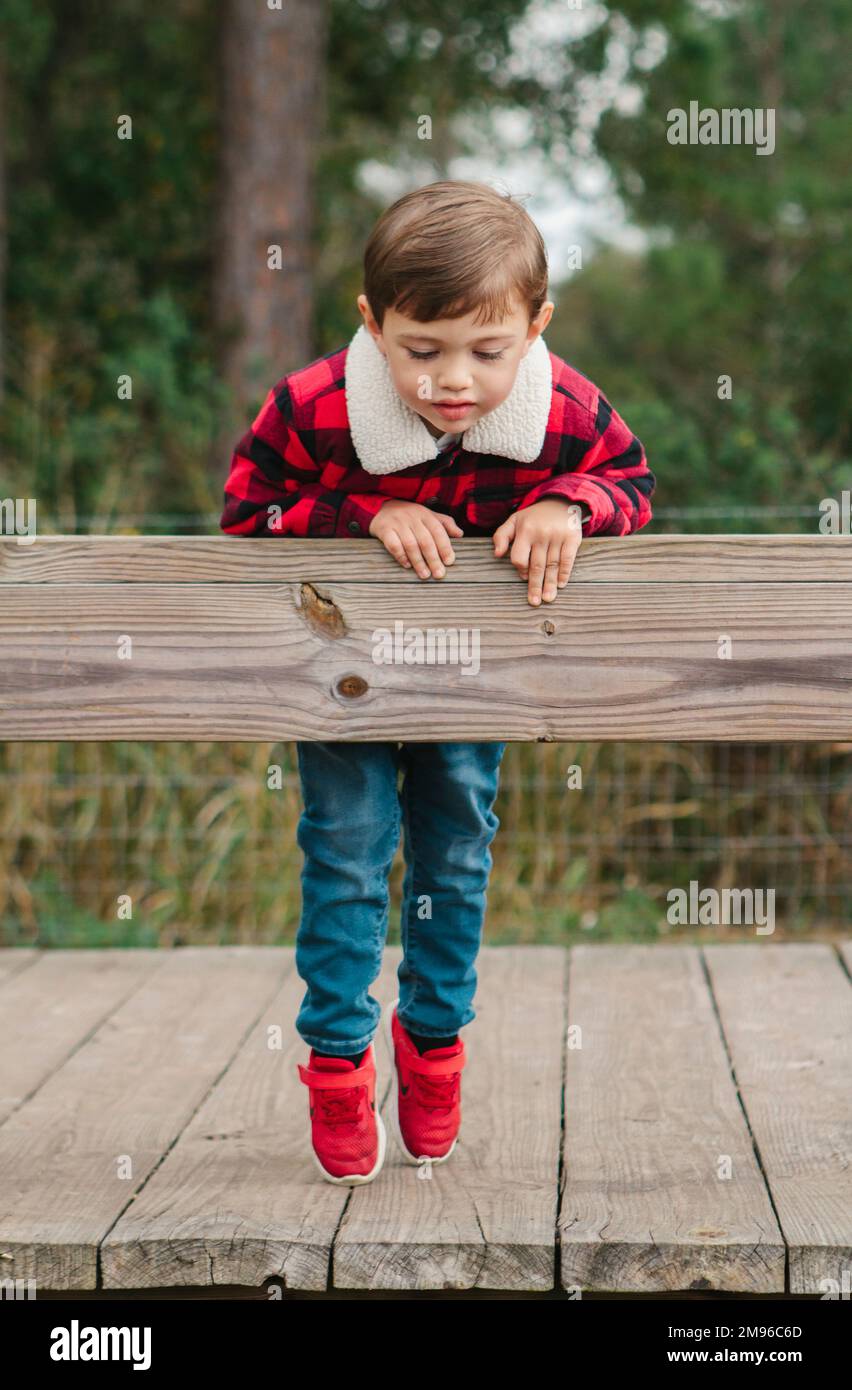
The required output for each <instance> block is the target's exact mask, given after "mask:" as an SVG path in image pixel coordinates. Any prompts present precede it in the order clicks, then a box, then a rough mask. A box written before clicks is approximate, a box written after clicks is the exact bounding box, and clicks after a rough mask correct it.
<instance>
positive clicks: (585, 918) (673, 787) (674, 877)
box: [0, 742, 852, 946]
mask: <svg viewBox="0 0 852 1390" xmlns="http://www.w3.org/2000/svg"><path fill="white" fill-rule="evenodd" d="M850 752H852V745H850V744H839V743H831V744H826V743H819V744H792V745H785V744H758V745H751V744H739V743H706V744H705V743H665V744H656V743H649V744H644V743H641V744H639V743H637V744H633V743H601V744H593V743H578V744H566V743H562V744H509V746H508V747H507V749H506V754H505V757H504V760H503V765H502V775H501V784H500V791H499V795H498V799H497V803H496V806H495V810H496V812H497V814H498V816H499V818H500V829H499V831H498V834H497V836H496V838H495V840H494V843H493V846H492V853H493V859H494V867H493V870H492V874H491V880H490V885H489V891H488V913H487V924H486V939H487V940H489V941H491V942H493V943H498V942H501V943H508V942H533V941H536V942H565V941H570V940H579V939H582V940H594V939H607V940H620V939H624V940H643V939H647V940H655V939H660V938H663V937H668V938H669V939H676V940H682V939H685V937H688V938H689V939H696V940H697V939H714V940H718V939H738V940H741V939H743V933H744V932H746V931H748V932H751V933H753V932H754V926H751V927H746V926H744V925H736V924H731V925H729V926H727V927H722V926H719V925H716V926H714V927H712V928H706V927H702V924H701V923H700V922H697V921H696V922H693V923H691V925H690V928H689V930H686V929H684V927H683V926H681V925H674V926H673V925H672V924H671V921H670V920H669V917H668V904H669V894H670V893H671V892H672V890H677V889H682V890H684V891H686V892H688V891H689V887H690V883H691V882H694V883H696V884H697V885H698V888H700V889H701V890H705V889H715V890H717V891H720V892H721V891H722V890H723V889H735V890H746V891H749V890H763V892H764V893H768V892H769V890H771V891H772V893H773V896H774V902H775V909H774V912H775V922H776V926H775V933H776V939H781V938H783V937H789V936H803V935H807V936H808V937H809V938H810V939H813V938H814V937H816V936H821V937H825V938H826V939H828V938H829V937H830V936H831V935H832V934H833V933H838V932H842V931H843V930H845V929H847V928H848V923H849V919H850V910H849V892H848V887H849V885H847V883H846V879H847V877H849V876H850V874H849V848H850V845H849V833H848V830H847V826H848V824H849V815H848V811H849V799H850V795H852V771H851V770H850V762H849V754H850ZM295 754H296V745H295V744H293V743H280V744H271V745H270V744H266V745H263V744H248V743H239V744H236V743H235V744H224V743H148V744H145V743H137V742H126V743H41V744H23V743H21V744H17V743H16V744H7V745H5V746H4V745H0V798H1V799H2V800H0V806H2V810H0V934H1V935H0V939H2V942H3V944H5V945H24V944H28V943H33V944H42V945H52V946H71V945H75V946H76V945H101V946H104V945H175V944H181V943H187V944H189V943H197V942H203V943H210V944H221V943H225V942H246V943H248V942H288V941H289V942H291V941H293V940H294V939H295V932H296V928H297V926H298V919H299V908H300V869H301V863H302V860H301V851H300V850H299V848H298V845H297V841H296V826H297V823H298V817H299V815H300V813H301V795H300V787H299V781H298V769H297V762H296V756H295ZM403 869H404V859H403V852H402V844H401V843H400V845H399V847H398V849H397V857H396V860H395V861H394V865H393V869H392V872H391V878H390V888H391V895H392V896H391V914H390V928H389V936H388V940H389V941H391V942H393V941H398V940H399V905H400V895H401V884H402V873H403Z"/></svg>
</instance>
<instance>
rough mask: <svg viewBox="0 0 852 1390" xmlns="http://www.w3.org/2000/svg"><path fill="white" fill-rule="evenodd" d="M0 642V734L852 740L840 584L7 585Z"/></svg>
mask: <svg viewBox="0 0 852 1390" xmlns="http://www.w3.org/2000/svg"><path fill="white" fill-rule="evenodd" d="M397 624H399V627H398V628H397V626H396V625H397ZM412 628H415V629H419V630H420V631H421V632H422V633H424V634H425V635H428V634H429V633H431V634H432V635H433V637H434V638H436V640H437V642H438V646H437V649H436V655H437V657H438V658H440V656H441V652H442V646H441V643H442V642H444V643H445V645H444V647H443V650H444V651H448V652H449V653H450V655H451V656H452V651H453V648H452V641H453V638H454V637H455V638H456V639H458V640H459V641H460V642H462V643H463V644H464V643H467V644H468V645H467V646H465V645H462V646H461V647H460V648H459V649H458V659H456V660H455V661H453V660H450V661H441V660H440V659H438V660H431V661H430V660H428V659H426V658H428V652H424V653H423V659H420V660H417V661H415V662H414V663H411V664H409V663H406V662H405V661H404V660H402V659H400V654H401V653H400V649H397V651H396V652H392V653H391V655H392V656H393V657H394V659H393V660H391V661H390V662H388V663H382V662H381V661H378V660H377V659H374V658H378V657H380V656H381V652H380V650H379V646H378V641H377V638H378V633H379V632H380V631H381V630H385V631H387V632H389V633H390V634H393V633H394V632H395V631H398V632H399V633H400V634H401V635H402V636H403V637H404V636H405V635H406V634H409V633H410V632H411V629H412ZM447 630H449V639H445V638H442V636H441V634H445V633H446V632H447ZM126 638H129V639H131V642H132V656H131V659H121V657H120V654H119V653H120V643H121V641H122V639H126ZM724 638H729V639H730V643H731V649H730V650H731V656H730V658H727V657H726V656H722V657H720V655H719V652H720V645H719V644H720V640H722V639H724ZM447 640H449V643H450V645H449V646H447V645H446V641H447ZM0 647H2V650H3V653H4V660H3V662H2V665H0V738H2V739H7V740H27V739H41V740H51V739H72V740H73V739H77V740H79V739H94V740H100V741H105V740H111V739H146V740H150V739H154V740H158V739H161V740H164V739H172V740H174V739H178V740H179V739H197V740H219V741H222V740H234V739H237V740H239V739H243V740H256V741H263V742H265V741H276V740H279V739H283V740H286V739H341V740H346V741H365V742H372V741H380V740H385V739H389V738H400V739H414V740H422V741H465V740H480V739H482V740H486V739H495V740H496V739H503V740H508V741H528V742H529V741H535V740H545V741H570V740H574V739H591V740H604V739H613V740H620V741H632V742H636V741H642V740H653V739H683V740H707V739H717V740H730V741H746V742H755V741H758V742H759V741H772V740H780V739H786V740H793V741H806V740H818V739H829V738H850V737H852V589H850V588H849V587H848V586H847V585H843V584H838V583H828V582H811V583H795V584H791V583H765V582H758V581H749V582H747V583H742V584H740V583H731V582H726V583H722V582H718V583H695V582H692V583H689V584H668V583H663V582H658V583H653V584H651V583H643V584H632V583H630V584H627V583H621V582H608V583H600V584H586V585H572V584H571V583H570V582H569V584H568V585H567V586H566V588H565V589H563V590H561V591H560V593H559V594H558V596H557V598H556V600H555V601H554V602H553V603H551V604H547V605H543V606H542V608H539V609H537V608H534V607H532V606H531V605H530V604H528V602H527V599H526V591H525V588H524V586H523V585H521V584H520V582H519V581H517V580H515V581H513V586H507V585H506V584H505V583H503V584H471V585H465V584H451V585H442V584H441V583H440V582H432V583H430V584H426V583H421V584H418V586H417V587H415V586H412V585H411V584H409V583H407V582H405V581H403V582H401V583H400V584H395V583H386V584H384V585H376V584H372V583H362V582H355V581H345V582H344V581H341V582H337V581H334V582H330V583H327V584H324V585H322V586H320V587H317V586H315V585H313V584H302V585H299V584H295V583H290V584H286V583H285V584H252V583H239V584H234V585H229V584H224V583H223V584H209V583H204V584H202V583H198V584H142V583H135V584H113V583H110V584H92V585H87V584H82V585H81V584H58V585H41V586H40V585H37V584H21V585H16V584H10V585H7V586H6V587H5V588H4V590H3V603H2V607H0ZM722 650H723V651H724V650H725V649H724V648H722Z"/></svg>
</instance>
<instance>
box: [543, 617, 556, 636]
mask: <svg viewBox="0 0 852 1390" xmlns="http://www.w3.org/2000/svg"><path fill="white" fill-rule="evenodd" d="M542 627H543V628H544V631H545V632H546V633H547V635H548V637H552V636H553V634H554V632H555V631H556V624H555V623H552V622H551V621H550V619H549V618H545V620H544V622H543V623H542Z"/></svg>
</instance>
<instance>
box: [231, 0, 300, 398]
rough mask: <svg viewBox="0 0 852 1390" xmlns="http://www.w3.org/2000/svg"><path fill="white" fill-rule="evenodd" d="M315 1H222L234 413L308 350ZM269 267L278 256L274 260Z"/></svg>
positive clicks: (297, 363) (293, 364)
mask: <svg viewBox="0 0 852 1390" xmlns="http://www.w3.org/2000/svg"><path fill="white" fill-rule="evenodd" d="M326 40H327V6H326V3H325V0H278V4H277V5H276V6H269V7H267V6H265V5H258V4H257V3H256V0H226V3H225V4H224V6H223V7H222V21H221V30H220V48H219V52H220V69H221V84H220V85H221V92H222V101H221V108H220V110H221V120H220V124H219V151H220V171H221V172H220V185H219V193H218V209H217V237H216V253H215V257H214V266H213V309H214V322H215V326H216V329H217V332H218V339H219V361H220V365H221V368H222V372H223V375H224V378H225V380H226V382H227V384H228V385H230V386H231V387H232V389H233V391H234V394H235V398H236V400H237V402H238V404H239V405H240V407H242V408H246V407H247V405H248V402H249V401H250V400H253V399H254V398H255V397H256V396H257V394H258V393H259V392H260V393H262V392H264V391H265V390H267V389H268V387H269V375H270V363H273V362H274V363H275V364H276V367H275V370H276V371H277V372H278V373H279V374H281V373H283V372H285V371H289V370H291V369H292V368H294V367H296V366H298V365H299V364H300V363H302V362H304V361H306V360H307V358H308V357H309V356H310V355H311V350H312V347H313V342H312V338H313V303H314V294H313V290H314V286H313V270H312V248H313V237H314V207H313V181H314V167H315V163H316V157H317V143H318V139H319V136H320V132H321V128H322V124H323V109H324V104H325V103H324V74H325V60H326ZM276 256H280V259H279V260H276V259H275V258H276Z"/></svg>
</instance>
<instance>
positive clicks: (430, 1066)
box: [384, 999, 467, 1177]
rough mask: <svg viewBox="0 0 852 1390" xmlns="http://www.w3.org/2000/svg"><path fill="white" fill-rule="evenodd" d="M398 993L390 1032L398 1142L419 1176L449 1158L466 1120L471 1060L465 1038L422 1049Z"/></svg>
mask: <svg viewBox="0 0 852 1390" xmlns="http://www.w3.org/2000/svg"><path fill="white" fill-rule="evenodd" d="M398 1003H399V1000H398V999H395V1000H394V1001H393V1003H392V1004H388V1005H387V1007H386V1009H385V1016H384V1024H385V1026H384V1036H385V1041H386V1042H387V1045H388V1050H389V1052H390V1055H391V1058H392V1060H393V1064H394V1066H395V1068H396V1082H397V1089H396V1105H395V1106H394V1105H393V1104H391V1106H390V1108H389V1113H390V1116H391V1122H392V1124H393V1129H394V1133H395V1135H396V1139H397V1142H398V1143H399V1146H400V1148H401V1149H402V1152H403V1154H404V1155H405V1158H406V1159H407V1160H408V1162H409V1163H416V1164H418V1165H421V1173H420V1174H418V1176H422V1177H431V1176H432V1174H431V1168H432V1164H434V1163H446V1161H447V1159H448V1158H449V1157H450V1154H451V1153H452V1152H453V1149H454V1148H455V1147H456V1143H457V1140H458V1133H459V1126H460V1125H461V1072H462V1068H463V1067H464V1066H465V1064H466V1062H467V1056H466V1053H465V1048H464V1043H463V1042H462V1040H461V1038H459V1040H458V1042H457V1043H453V1045H452V1047H430V1048H427V1050H426V1051H425V1052H424V1053H423V1055H422V1056H421V1054H420V1053H419V1052H418V1051H417V1048H416V1047H415V1046H414V1043H413V1042H412V1041H411V1038H410V1037H409V1035H408V1033H407V1032H406V1030H405V1028H404V1027H403V1025H402V1024H401V1023H400V1021H399V1018H398V1017H397V1012H396V1008H397V1004H398Z"/></svg>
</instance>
